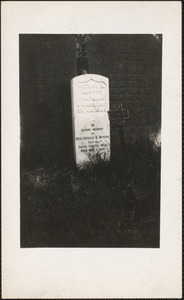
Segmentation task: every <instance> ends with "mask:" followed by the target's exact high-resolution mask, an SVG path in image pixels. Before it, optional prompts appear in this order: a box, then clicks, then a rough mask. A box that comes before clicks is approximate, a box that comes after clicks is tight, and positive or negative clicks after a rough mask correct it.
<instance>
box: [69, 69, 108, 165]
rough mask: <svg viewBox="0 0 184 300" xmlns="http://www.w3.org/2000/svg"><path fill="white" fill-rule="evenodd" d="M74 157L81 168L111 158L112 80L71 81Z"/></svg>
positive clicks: (88, 78)
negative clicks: (110, 97)
mask: <svg viewBox="0 0 184 300" xmlns="http://www.w3.org/2000/svg"><path fill="white" fill-rule="evenodd" d="M71 100H72V125H73V149H74V158H75V162H76V164H77V165H78V166H82V165H84V164H85V163H89V162H90V161H91V162H95V161H97V160H101V159H102V160H109V159H110V124H109V118H108V111H109V79H108V78H107V77H104V76H101V75H96V74H85V75H80V76H77V77H74V78H73V79H72V80H71Z"/></svg>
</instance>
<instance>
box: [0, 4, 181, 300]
mask: <svg viewBox="0 0 184 300" xmlns="http://www.w3.org/2000/svg"><path fill="white" fill-rule="evenodd" d="M1 8H2V55H1V61H2V298H6V299H15V298H18V299H19V298H40V299H41V298H181V297H182V260H181V254H182V235H181V230H182V197H181V182H182V181H181V178H182V177H181V3H180V2H179V1H178V2H177V1H158V2H156V1H155V2H154V1H148V2H146V1H136V2H134V1H132V2H131V1H130V2H129V1H122V2H119V1H117V2H116V1H107V2H105V1H102V2H95V1H86V2H77V1H72V2H67V1H66V2H65V1H64V2H57V1H43V2H41V1H40V2H39V1H32V2H29V1H28V2H26V1H21V2H17V1H15V2H13V1H12V2H11V1H4V2H2V3H1ZM21 33H22V34H23V33H24V34H28V33H32V34H37V33H41V34H46V33H50V34H73V33H88V34H89V33H93V34H95V33H96V34H97V33H101V34H102V33H107V34H109V33H112V34H162V35H163V57H162V58H163V59H162V152H161V239H160V248H158V249H157V248H155V249H146V248H140V249H138V248H26V249H25V248H20V168H19V156H20V153H19V151H20V149H19V148H20V120H19V118H20V114H19V34H21Z"/></svg>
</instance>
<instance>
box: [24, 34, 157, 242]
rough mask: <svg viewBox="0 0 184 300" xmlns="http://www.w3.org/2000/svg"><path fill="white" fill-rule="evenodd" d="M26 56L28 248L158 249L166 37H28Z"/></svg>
mask: <svg viewBox="0 0 184 300" xmlns="http://www.w3.org/2000/svg"><path fill="white" fill-rule="evenodd" d="M19 55H20V122H21V146H20V184H21V195H20V196H21V199H20V200H21V247H152V248H154V247H159V236H160V165H161V162H160V158H161V157H160V153H161V74H162V72H161V71H162V35H159V34H70V35H62V34H61V35H59V34H53V35H51V34H50V35H48V34H44V35H43V34H20V35H19ZM73 78H75V79H76V80H78V81H77V82H76V83H75V82H73V83H72V85H71V80H72V79H73ZM77 78H79V79H77ZM104 78H107V81H108V85H107V81H106V82H104V80H105V79H104ZM78 82H79V83H78ZM77 102H78V103H77ZM72 106H75V108H74V113H73V114H72ZM72 124H73V126H72ZM75 143H76V145H75Z"/></svg>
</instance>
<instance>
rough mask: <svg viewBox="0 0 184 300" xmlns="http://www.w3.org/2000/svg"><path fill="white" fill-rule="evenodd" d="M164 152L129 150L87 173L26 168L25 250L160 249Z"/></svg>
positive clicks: (147, 147) (66, 167) (68, 166)
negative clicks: (161, 159) (161, 185)
mask: <svg viewBox="0 0 184 300" xmlns="http://www.w3.org/2000/svg"><path fill="white" fill-rule="evenodd" d="M159 231H160V148H157V147H156V148H155V146H154V144H153V143H152V142H151V141H147V142H146V143H142V142H140V143H137V144H136V145H134V147H129V148H128V147H127V151H126V156H125V157H124V159H122V158H121V155H118V153H117V155H116V156H114V157H113V158H112V159H111V161H110V162H107V161H102V160H100V159H98V160H97V161H95V162H91V164H90V165H87V166H86V167H85V168H84V169H83V170H79V169H77V168H76V167H75V166H74V165H73V164H72V162H71V161H65V162H63V164H62V165H60V166H59V167H57V166H55V167H47V168H43V167H38V168H34V169H26V168H21V246H22V247H159Z"/></svg>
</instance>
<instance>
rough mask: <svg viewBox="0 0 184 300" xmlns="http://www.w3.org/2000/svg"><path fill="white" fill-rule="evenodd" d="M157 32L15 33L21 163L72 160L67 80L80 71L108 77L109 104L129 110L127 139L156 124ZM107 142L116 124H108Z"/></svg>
mask: <svg viewBox="0 0 184 300" xmlns="http://www.w3.org/2000/svg"><path fill="white" fill-rule="evenodd" d="M161 57H162V42H161V37H160V36H153V35H109V34H107V35H83V36H82V35H35V34H31V35H27V34H26V35H25V34H23V35H20V115H21V166H22V167H26V166H31V167H36V166H49V165H57V164H60V163H62V162H64V161H66V160H68V159H71V158H72V127H71V98H70V80H71V79H72V78H73V77H75V76H76V75H78V74H81V73H82V70H83V69H85V70H87V72H88V73H94V74H100V75H104V76H106V77H108V78H109V83H110V107H111V110H112V109H113V108H114V107H115V105H116V104H119V103H121V104H123V107H124V108H126V109H128V110H129V112H130V117H129V119H127V120H126V122H125V125H124V126H123V131H124V137H125V142H126V143H132V141H133V140H134V139H135V138H136V137H139V136H140V135H143V136H146V135H149V134H150V132H152V131H157V130H158V129H159V128H160V126H161ZM111 138H112V145H115V144H116V142H117V139H116V138H117V128H116V127H115V126H113V125H111Z"/></svg>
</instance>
